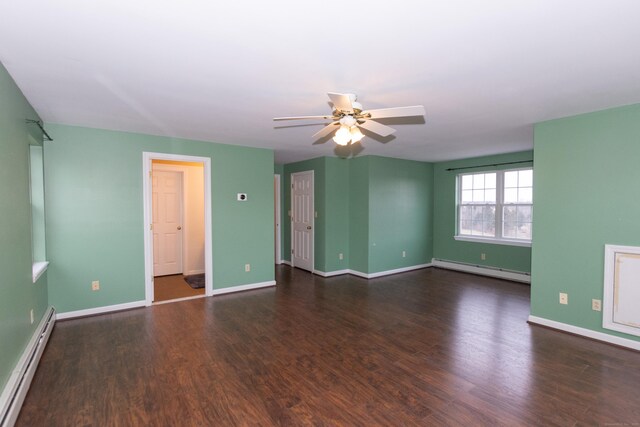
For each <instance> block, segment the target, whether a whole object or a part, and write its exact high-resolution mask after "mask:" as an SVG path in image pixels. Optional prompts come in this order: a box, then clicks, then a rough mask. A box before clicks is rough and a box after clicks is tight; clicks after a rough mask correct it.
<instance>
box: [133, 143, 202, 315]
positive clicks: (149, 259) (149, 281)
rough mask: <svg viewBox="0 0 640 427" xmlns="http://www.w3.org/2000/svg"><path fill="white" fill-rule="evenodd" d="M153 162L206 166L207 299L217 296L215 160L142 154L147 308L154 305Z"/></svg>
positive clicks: (163, 154)
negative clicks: (213, 203)
mask: <svg viewBox="0 0 640 427" xmlns="http://www.w3.org/2000/svg"><path fill="white" fill-rule="evenodd" d="M153 160H174V161H182V162H196V163H202V164H203V165H204V270H205V286H204V289H205V292H204V293H205V295H206V296H212V295H213V257H212V253H213V249H212V248H213V242H212V235H211V227H212V225H211V158H210V157H197V156H186V155H181V154H170V153H153V152H148V151H144V152H143V153H142V206H143V216H144V275H145V305H147V306H150V305H152V304H153V300H154V295H153V290H154V289H153V233H152V231H151V224H152V222H153V221H152V206H151V205H152V200H151V190H152V189H151V179H150V173H151V169H152V165H151V162H152V161H153Z"/></svg>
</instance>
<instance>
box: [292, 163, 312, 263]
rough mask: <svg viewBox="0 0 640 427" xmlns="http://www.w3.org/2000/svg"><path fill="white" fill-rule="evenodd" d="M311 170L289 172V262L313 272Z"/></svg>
mask: <svg viewBox="0 0 640 427" xmlns="http://www.w3.org/2000/svg"><path fill="white" fill-rule="evenodd" d="M313 219H314V212H313V171H306V172H298V173H293V174H291V230H292V231H291V249H292V251H291V263H292V265H293V266H294V267H298V268H302V269H304V270H309V271H311V272H313Z"/></svg>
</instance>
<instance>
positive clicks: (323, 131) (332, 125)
mask: <svg viewBox="0 0 640 427" xmlns="http://www.w3.org/2000/svg"><path fill="white" fill-rule="evenodd" d="M338 124H339V122H333V123H329V124H328V125H326V126H325V127H323V128H322V129H320V130H319V131H318V132H316V133H314V134H313V136H312V138H313V139H320V138H322V137H325V136H327V135H329V134H330V133H331V132H333V131H334V130H338V127H339V126H338Z"/></svg>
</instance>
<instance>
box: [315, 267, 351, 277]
mask: <svg viewBox="0 0 640 427" xmlns="http://www.w3.org/2000/svg"><path fill="white" fill-rule="evenodd" d="M350 272H351V270H349V269H347V270H334V271H328V272H325V271H320V270H313V274H317V275H318V276H322V277H332V276H340V275H342V274H349V273H350Z"/></svg>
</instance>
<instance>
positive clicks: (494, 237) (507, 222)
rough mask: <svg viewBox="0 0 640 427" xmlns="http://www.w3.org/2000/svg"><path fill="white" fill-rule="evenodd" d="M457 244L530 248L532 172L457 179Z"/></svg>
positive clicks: (499, 172) (530, 170) (464, 175)
mask: <svg viewBox="0 0 640 427" xmlns="http://www.w3.org/2000/svg"><path fill="white" fill-rule="evenodd" d="M457 194H458V200H457V208H458V210H457V215H458V222H457V224H458V229H457V233H456V240H472V241H484V242H489V243H499V244H508V245H522V246H529V245H530V244H531V224H532V217H533V169H531V168H527V169H514V170H500V171H491V172H481V173H463V174H460V175H458V192H457Z"/></svg>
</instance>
